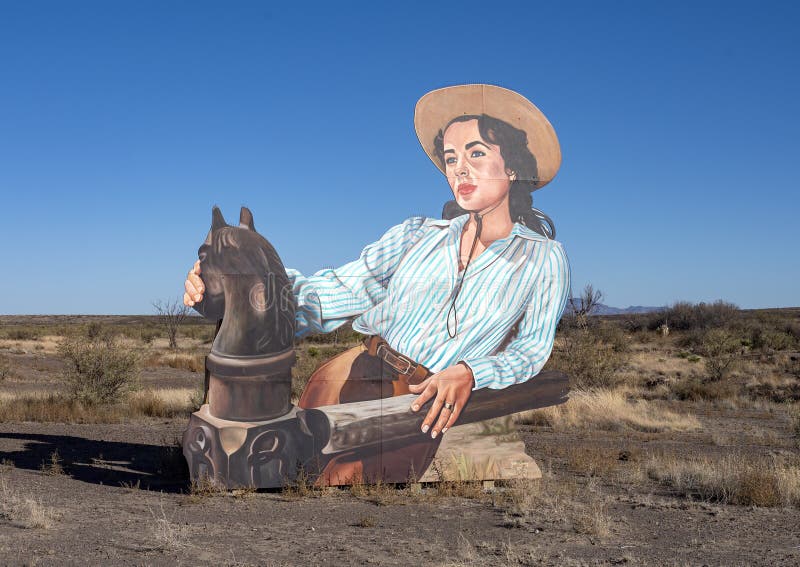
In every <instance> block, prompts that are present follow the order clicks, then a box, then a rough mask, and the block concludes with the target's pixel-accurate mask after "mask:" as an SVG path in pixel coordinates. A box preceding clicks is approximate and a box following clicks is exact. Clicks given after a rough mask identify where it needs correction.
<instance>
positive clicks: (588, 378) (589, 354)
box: [547, 325, 629, 388]
mask: <svg viewBox="0 0 800 567" xmlns="http://www.w3.org/2000/svg"><path fill="white" fill-rule="evenodd" d="M559 335H560V336H559V339H560V340H559V341H558V343H557V344H556V345H555V346H554V348H553V353H552V355H551V357H550V360H549V361H548V363H547V367H548V368H552V369H556V370H560V371H562V372H564V373H566V374H567V375H568V376H569V379H570V386H571V387H572V388H596V387H600V388H612V387H614V386H616V385H618V384H619V383H620V382H621V381H623V379H624V378H623V377H622V376H621V375H619V374H618V372H619V370H621V369H622V367H623V366H625V364H626V363H627V362H628V357H629V354H628V345H627V341H626V340H625V335H624V333H623V332H622V331H621V330H620V329H618V328H615V327H602V326H594V327H580V326H578V327H571V328H570V327H568V326H566V325H565V328H563V330H562V331H561V332H560V334H559Z"/></svg>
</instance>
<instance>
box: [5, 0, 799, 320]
mask: <svg viewBox="0 0 800 567" xmlns="http://www.w3.org/2000/svg"><path fill="white" fill-rule="evenodd" d="M799 25H800V8H798V3H796V2H758V3H757V2H731V1H725V2H722V1H719V2H717V1H714V2H709V1H694V2H688V1H687V2H683V1H675V2H670V3H656V2H641V1H638V2H634V1H613V2H611V1H607V2H557V3H556V2H519V3H505V2H458V3H447V2H437V3H427V2H425V3H424V2H419V3H414V2H402V3H400V2H398V3H392V4H388V3H379V2H369V3H367V2H364V3H352V2H339V3H335V4H334V3H324V4H315V3H307V2H306V3H296V5H295V6H289V5H288V4H287V3H280V4H274V3H268V2H204V1H191V2H189V1H170V2H152V1H136V2H132V1H129V2H125V1H116V2H106V1H103V2H85V1H75V2H41V1H31V2H3V3H0V77H2V79H0V195H1V196H2V201H0V203H2V211H3V222H2V225H0V237H1V238H2V240H3V254H2V260H3V261H2V264H0V314H47V313H54V314H56V313H97V314H117V313H118V314H126V313H150V312H152V307H151V302H152V301H154V300H157V299H168V298H172V297H178V295H179V294H181V293H182V287H183V280H184V277H185V274H186V272H187V270H188V269H189V267H190V266H191V265H192V263H193V261H194V259H195V258H196V252H197V248H198V246H199V245H200V244H201V242H202V240H203V239H204V237H205V234H206V232H207V230H208V227H209V225H210V221H211V215H210V213H211V207H212V206H213V205H214V204H217V205H219V206H220V207H221V208H222V211H223V213H224V214H225V215H226V217H227V218H229V219H230V220H234V219H236V218H237V217H238V210H239V207H240V206H241V205H247V206H248V207H250V208H251V209H252V211H253V213H254V216H255V224H256V227H257V228H258V229H259V231H260V232H261V233H262V234H264V235H265V236H266V237H267V238H268V239H270V241H271V242H272V243H273V244H274V245H275V247H276V248H277V250H278V251H279V253H280V254H281V256H282V258H283V260H284V262H285V264H286V265H287V266H291V267H293V268H296V269H299V270H301V271H302V272H303V273H311V272H314V271H316V270H318V269H320V268H322V267H325V266H336V265H339V264H342V263H345V262H347V261H350V260H352V259H354V258H356V257H358V254H359V252H360V251H361V249H362V248H363V246H364V245H366V244H367V243H369V242H372V241H374V240H376V239H377V238H378V237H379V236H380V235H381V234H382V233H383V232H384V231H385V230H386V229H388V228H389V227H390V226H392V225H394V224H397V223H399V222H401V221H402V220H403V219H405V218H406V217H408V216H409V215H412V214H425V215H428V216H434V217H438V216H439V215H440V212H441V207H442V204H443V203H444V202H445V201H446V200H447V199H448V198H450V197H449V195H450V193H449V188H448V187H447V184H446V182H445V180H444V178H443V177H442V176H441V174H439V173H438V171H437V170H436V169H435V168H434V166H433V164H432V163H431V162H430V161H429V160H428V158H427V157H426V155H425V154H424V153H423V151H422V150H421V149H420V147H419V144H418V142H417V140H416V136H415V134H414V129H413V110H414V104H415V103H416V101H417V99H418V98H419V97H420V96H422V95H423V94H425V93H426V92H427V91H429V90H432V89H435V88H439V87H443V86H447V85H452V84H460V83H473V82H483V83H492V84H498V85H502V86H505V87H508V88H511V89H514V90H516V91H519V92H520V93H522V94H524V95H525V96H527V97H528V98H530V99H531V100H532V101H533V102H534V103H535V104H536V105H537V106H539V108H541V109H542V110H543V111H544V112H545V114H546V115H547V116H548V118H549V119H550V121H551V122H552V123H553V125H554V126H555V129H556V131H557V133H558V136H559V139H560V142H561V147H562V152H563V162H562V167H561V170H560V172H559V174H558V176H557V177H556V179H555V180H554V181H553V182H552V183H551V184H550V185H548V186H547V187H546V188H544V189H542V190H541V191H538V192H536V193H535V194H534V204H535V206H537V207H538V208H540V209H542V210H544V211H545V212H547V213H548V214H549V215H550V216H551V217H553V219H554V220H555V222H556V226H557V229H558V239H559V240H560V241H562V242H563V243H564V245H565V247H566V250H567V252H568V254H569V257H570V261H571V265H572V273H573V281H574V284H573V287H574V288H575V289H576V290H577V289H579V288H580V287H582V286H583V285H584V284H585V283H587V282H591V283H593V284H594V285H595V287H596V288H599V289H601V290H602V291H603V292H604V293H605V303H607V304H610V305H615V306H627V305H635V304H639V305H663V304H667V303H671V302H674V301H676V300H689V301H709V300H715V299H725V300H728V301H733V302H735V303H737V304H738V305H740V306H741V307H747V308H756V307H774V306H797V305H800V291H798V290H800V285H798V284H797V281H798V280H800V262H799V261H798V259H797V257H798V254H797V242H798V241H799V240H800V239H799V238H798V237H800V229H799V228H798V221H797V214H798V211H800V197H798V187H797V185H798V182H797V179H796V172H795V170H794V166H795V164H797V161H798V158H797V156H798V155H800V147H799V146H800V142H798V138H797V133H798V131H800V128H799V127H800V112H798V108H797V104H798V103H797V101H798V100H800V79H798V73H797V67H798V60H800V57H798V56H800V39H798V37H800V35H798V34H797V29H798V27H799Z"/></svg>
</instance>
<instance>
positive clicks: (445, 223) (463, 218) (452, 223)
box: [428, 213, 547, 240]
mask: <svg viewBox="0 0 800 567" xmlns="http://www.w3.org/2000/svg"><path fill="white" fill-rule="evenodd" d="M467 220H469V213H465V214H463V215H459V216H457V217H455V218H452V219H450V220H447V219H428V224H431V225H433V226H438V227H441V228H447V227H452V228H453V230H457V231H458V232H460V231H461V230H463V228H464V225H465V224H466V223H467ZM509 236H511V237H513V236H519V237H520V238H526V239H528V240H547V238H545V237H544V236H542V235H541V234H539V233H538V232H535V231H533V230H531V229H530V228H528V227H527V226H524V225H522V224H521V223H518V222H515V223H514V226H513V227H512V228H511V234H509Z"/></svg>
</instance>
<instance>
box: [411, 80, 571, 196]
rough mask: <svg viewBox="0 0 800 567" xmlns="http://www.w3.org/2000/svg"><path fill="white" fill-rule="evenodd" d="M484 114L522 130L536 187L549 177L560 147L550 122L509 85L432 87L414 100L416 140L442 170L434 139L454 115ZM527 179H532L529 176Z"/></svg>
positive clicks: (554, 170) (555, 167)
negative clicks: (534, 168)
mask: <svg viewBox="0 0 800 567" xmlns="http://www.w3.org/2000/svg"><path fill="white" fill-rule="evenodd" d="M480 114H486V115H488V116H492V117H493V118H498V119H500V120H503V121H504V122H507V123H509V124H511V125H512V126H514V127H515V128H519V129H520V130H523V131H524V132H525V133H526V134H527V136H528V149H529V150H530V151H531V153H532V154H533V155H534V157H536V165H537V169H538V183H537V184H536V189H539V188H541V187H543V186H545V185H547V184H548V183H549V182H550V181H552V179H553V177H555V175H556V173H557V172H558V168H559V167H560V166H561V148H560V146H559V144H558V138H557V137H556V132H555V130H554V129H553V126H552V125H551V124H550V122H549V121H548V120H547V118H546V117H545V115H544V114H543V113H542V111H541V110H539V109H538V108H536V106H535V105H534V104H533V103H532V102H531V101H529V100H528V99H526V98H525V97H524V96H522V95H521V94H519V93H516V92H514V91H512V90H509V89H504V88H503V87H498V86H494V85H457V86H453V87H445V88H443V89H437V90H435V91H431V92H429V93H428V94H426V95H425V96H423V97H422V98H421V99H419V101H418V102H417V106H416V108H415V109H414V129H415V130H416V132H417V138H419V143H420V144H421V145H422V148H423V149H424V150H425V153H426V154H428V157H429V158H431V161H432V162H433V163H434V165H435V166H436V167H437V168H438V169H439V170H440V171H441V172H442V173H444V172H445V170H444V166H443V165H442V163H441V162H440V161H439V158H438V156H437V155H436V151H435V146H434V139H435V138H436V136H437V135H438V133H439V131H440V130H441V129H442V128H444V127H445V126H446V125H447V124H448V123H449V122H450V121H451V120H452V119H453V118H456V117H457V116H464V115H480ZM526 181H532V180H531V179H528V180H526Z"/></svg>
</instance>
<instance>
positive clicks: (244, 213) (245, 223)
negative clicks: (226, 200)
mask: <svg viewBox="0 0 800 567" xmlns="http://www.w3.org/2000/svg"><path fill="white" fill-rule="evenodd" d="M239 226H240V227H242V228H249V229H250V230H252V231H253V232H255V230H256V227H255V226H253V213H251V212H250V209H248V208H247V207H242V210H241V212H240V213H239Z"/></svg>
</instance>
